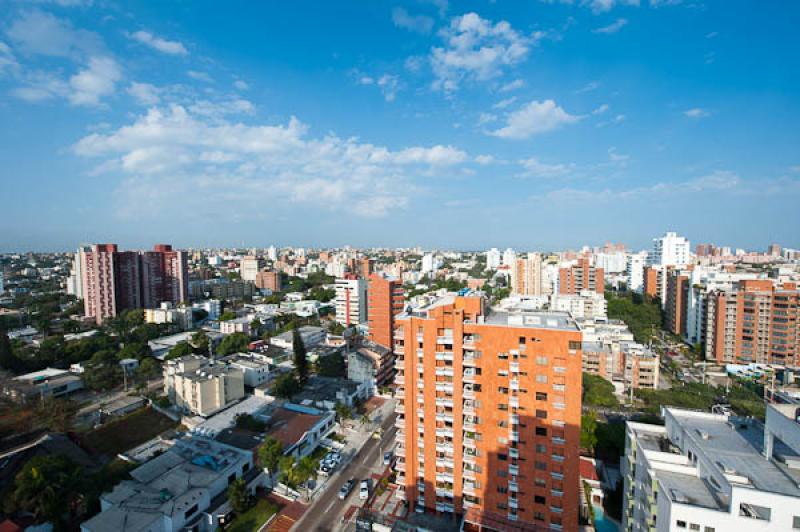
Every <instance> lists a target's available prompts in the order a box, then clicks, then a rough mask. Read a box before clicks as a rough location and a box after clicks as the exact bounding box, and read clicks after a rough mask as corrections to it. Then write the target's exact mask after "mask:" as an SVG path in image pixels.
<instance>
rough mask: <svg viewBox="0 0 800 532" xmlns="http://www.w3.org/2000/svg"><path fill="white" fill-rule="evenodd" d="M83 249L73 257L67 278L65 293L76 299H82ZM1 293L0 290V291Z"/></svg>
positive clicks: (79, 249)
mask: <svg viewBox="0 0 800 532" xmlns="http://www.w3.org/2000/svg"><path fill="white" fill-rule="evenodd" d="M83 249H85V248H78V251H77V252H76V253H75V257H74V258H73V259H72V269H71V270H70V272H69V277H67V293H68V294H71V295H73V296H75V297H76V298H78V299H83V272H82V268H83V266H82V264H83V263H82V261H81V251H82V250H83ZM0 292H2V290H0Z"/></svg>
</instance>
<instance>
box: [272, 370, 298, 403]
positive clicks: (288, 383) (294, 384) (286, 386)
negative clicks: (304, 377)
mask: <svg viewBox="0 0 800 532" xmlns="http://www.w3.org/2000/svg"><path fill="white" fill-rule="evenodd" d="M300 388H301V386H300V383H299V382H298V381H297V377H295V376H294V374H293V373H284V374H283V375H280V376H279V377H278V378H276V379H275V382H274V383H273V384H272V395H274V396H275V397H280V398H281V399H291V398H292V396H293V395H295V394H296V393H297V392H299V391H300Z"/></svg>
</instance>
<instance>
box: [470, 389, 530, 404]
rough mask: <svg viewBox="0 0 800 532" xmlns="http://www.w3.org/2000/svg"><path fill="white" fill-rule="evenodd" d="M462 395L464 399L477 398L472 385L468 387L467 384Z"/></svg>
mask: <svg viewBox="0 0 800 532" xmlns="http://www.w3.org/2000/svg"><path fill="white" fill-rule="evenodd" d="M462 395H463V397H464V399H475V392H474V391H473V389H472V388H471V387H470V388H468V387H466V386H465V387H464V392H463V394H462ZM518 406H519V405H518Z"/></svg>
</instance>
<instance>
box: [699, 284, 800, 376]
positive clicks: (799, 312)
mask: <svg viewBox="0 0 800 532" xmlns="http://www.w3.org/2000/svg"><path fill="white" fill-rule="evenodd" d="M711 305H713V309H712V311H711V312H710V313H709V323H708V324H707V332H706V339H707V341H708V342H710V345H709V346H708V347H709V349H708V351H707V352H708V353H710V354H711V355H712V357H713V358H714V359H716V360H717V361H718V362H719V363H750V362H757V363H763V364H781V365H788V366H797V365H800V350H799V349H798V346H800V289H798V287H797V284H796V283H788V282H787V283H783V285H778V284H777V283H776V282H775V281H774V280H760V279H759V280H742V281H739V283H738V284H737V287H736V289H734V290H730V291H721V290H720V291H717V292H714V293H713V294H712V296H711Z"/></svg>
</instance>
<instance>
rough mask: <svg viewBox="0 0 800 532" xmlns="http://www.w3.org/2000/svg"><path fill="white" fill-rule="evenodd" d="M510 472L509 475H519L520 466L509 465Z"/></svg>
mask: <svg viewBox="0 0 800 532" xmlns="http://www.w3.org/2000/svg"><path fill="white" fill-rule="evenodd" d="M508 474H509V475H519V466H517V465H509V466H508Z"/></svg>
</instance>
